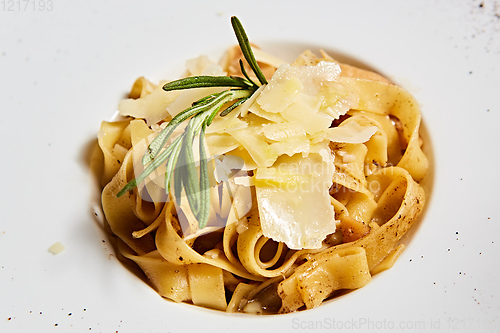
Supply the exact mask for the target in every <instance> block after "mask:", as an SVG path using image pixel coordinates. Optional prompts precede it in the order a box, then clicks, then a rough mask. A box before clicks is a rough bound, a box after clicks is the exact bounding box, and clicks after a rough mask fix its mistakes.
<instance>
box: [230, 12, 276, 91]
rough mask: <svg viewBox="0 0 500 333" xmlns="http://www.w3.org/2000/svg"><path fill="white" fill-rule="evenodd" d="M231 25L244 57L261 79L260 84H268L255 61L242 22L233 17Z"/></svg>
mask: <svg viewBox="0 0 500 333" xmlns="http://www.w3.org/2000/svg"><path fill="white" fill-rule="evenodd" d="M231 24H232V25H233V29H234V33H235V34H236V39H238V44H239V45H240V49H241V52H242V53H243V56H244V57H245V60H246V61H247V62H248V64H249V65H250V68H252V70H253V72H254V73H255V75H256V76H257V79H259V82H260V83H261V84H267V80H266V77H265V76H264V74H263V73H262V71H261V70H260V67H259V65H258V64H257V60H255V56H254V55H253V51H252V47H251V46H250V42H249V40H248V37H247V34H246V32H245V29H243V25H241V22H240V20H239V19H238V18H237V17H236V16H233V17H231Z"/></svg>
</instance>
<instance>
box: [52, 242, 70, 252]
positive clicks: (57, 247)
mask: <svg viewBox="0 0 500 333" xmlns="http://www.w3.org/2000/svg"><path fill="white" fill-rule="evenodd" d="M65 249H66V248H65V247H64V245H62V244H61V242H55V243H54V244H52V245H51V246H50V247H49V252H50V253H52V254H59V253H61V252H62V251H64V250H65Z"/></svg>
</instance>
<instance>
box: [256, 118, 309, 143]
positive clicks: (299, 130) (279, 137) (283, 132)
mask: <svg viewBox="0 0 500 333" xmlns="http://www.w3.org/2000/svg"><path fill="white" fill-rule="evenodd" d="M264 135H265V136H266V138H268V139H271V140H274V141H286V140H290V139H293V138H297V137H305V136H306V132H305V131H304V126H302V124H301V123H300V122H299V121H294V122H288V123H280V124H268V125H264Z"/></svg>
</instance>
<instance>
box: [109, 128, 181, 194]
mask: <svg viewBox="0 0 500 333" xmlns="http://www.w3.org/2000/svg"><path fill="white" fill-rule="evenodd" d="M179 140H181V137H178V138H177V139H176V140H175V141H174V142H173V143H172V144H171V145H170V146H168V147H167V148H166V149H165V150H164V151H163V152H162V153H161V154H160V155H158V157H157V158H156V159H155V160H153V162H151V163H150V164H149V165H148V166H147V167H146V168H145V169H144V170H143V171H142V173H141V174H140V175H139V176H138V177H136V178H134V179H132V180H131V181H129V182H128V183H127V185H125V186H124V187H123V188H122V189H121V190H120V192H118V194H117V195H116V196H117V197H121V196H122V195H123V194H125V193H126V192H128V191H130V190H133V189H134V188H135V187H137V185H138V184H139V183H141V182H142V181H143V180H144V179H146V177H148V176H149V175H150V174H151V173H152V172H153V171H155V170H156V169H157V168H158V167H159V166H160V165H161V164H162V163H163V162H165V161H166V160H167V159H168V158H169V157H170V155H171V154H172V152H173V150H174V148H175V146H176V145H177V141H179Z"/></svg>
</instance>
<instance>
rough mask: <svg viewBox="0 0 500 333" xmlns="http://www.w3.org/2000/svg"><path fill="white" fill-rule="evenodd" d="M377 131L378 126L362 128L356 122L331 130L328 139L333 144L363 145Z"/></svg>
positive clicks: (328, 132)
mask: <svg viewBox="0 0 500 333" xmlns="http://www.w3.org/2000/svg"><path fill="white" fill-rule="evenodd" d="M377 131H378V127H377V126H361V125H359V124H358V123H357V122H355V121H350V122H347V123H346V124H345V125H344V124H341V126H338V127H333V128H329V129H328V131H327V138H328V139H329V140H330V141H333V142H344V143H363V142H366V141H368V140H370V138H371V137H372V135H373V134H375V133H376V132H377Z"/></svg>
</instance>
